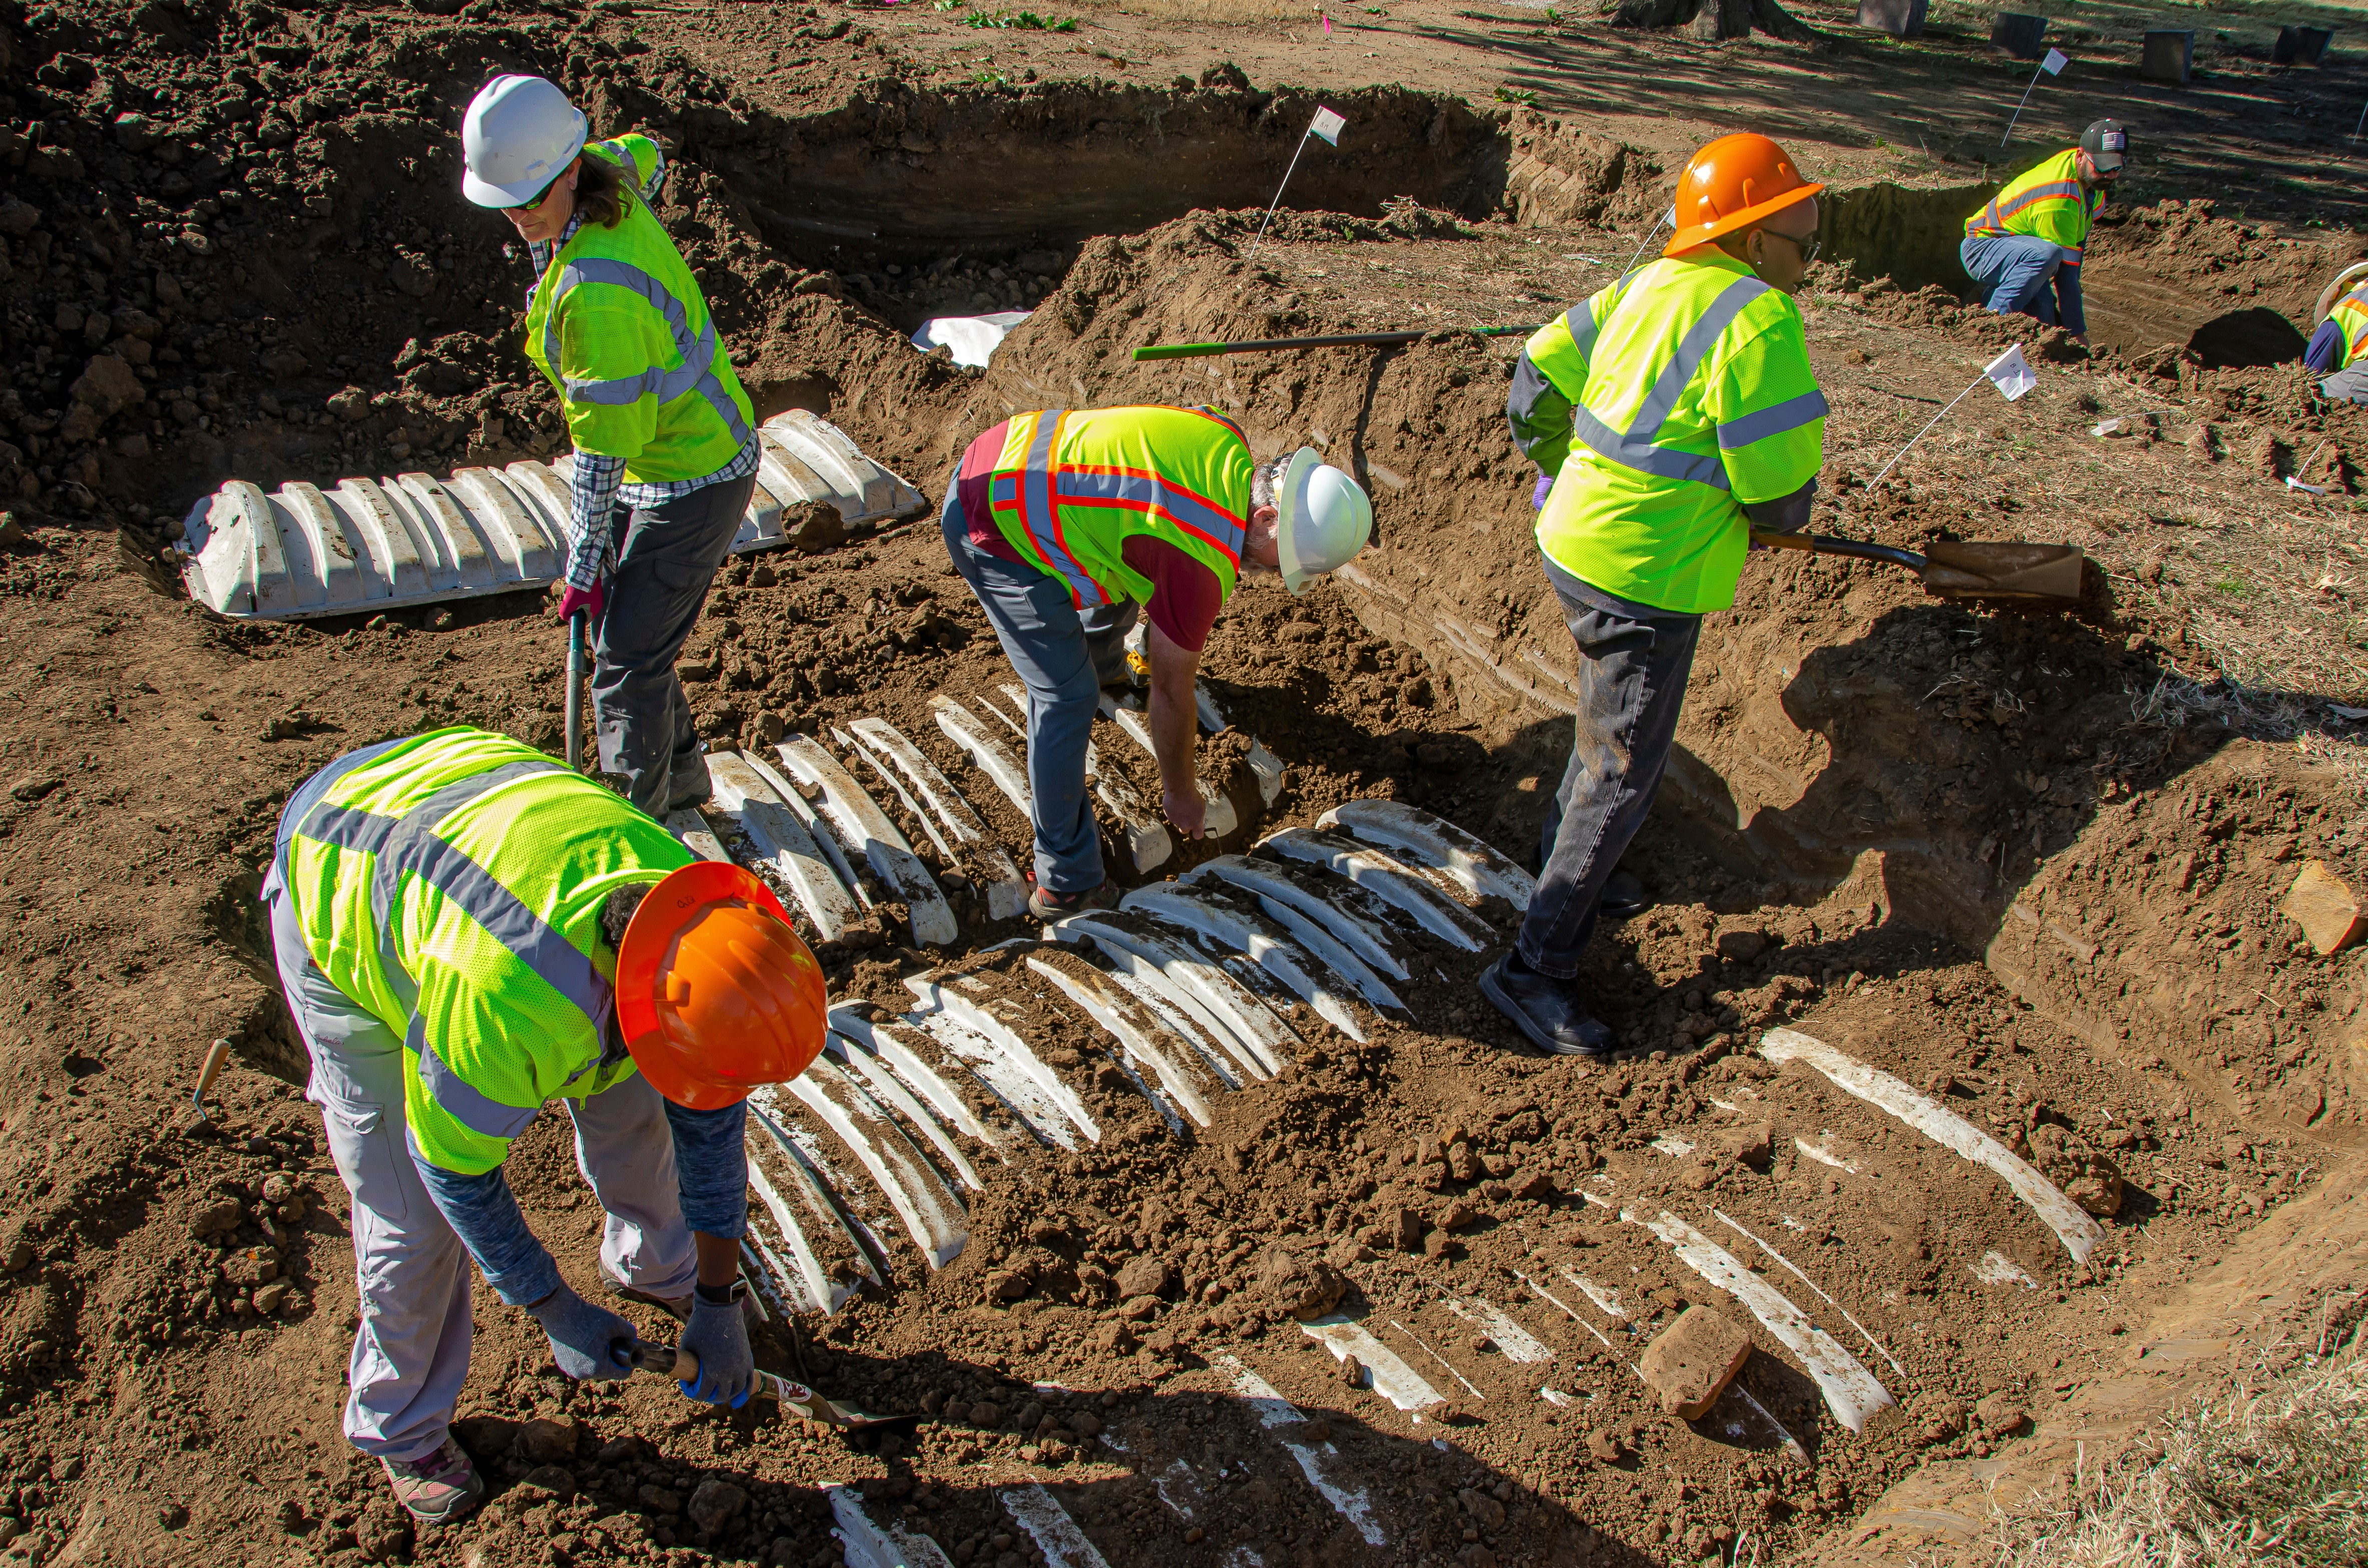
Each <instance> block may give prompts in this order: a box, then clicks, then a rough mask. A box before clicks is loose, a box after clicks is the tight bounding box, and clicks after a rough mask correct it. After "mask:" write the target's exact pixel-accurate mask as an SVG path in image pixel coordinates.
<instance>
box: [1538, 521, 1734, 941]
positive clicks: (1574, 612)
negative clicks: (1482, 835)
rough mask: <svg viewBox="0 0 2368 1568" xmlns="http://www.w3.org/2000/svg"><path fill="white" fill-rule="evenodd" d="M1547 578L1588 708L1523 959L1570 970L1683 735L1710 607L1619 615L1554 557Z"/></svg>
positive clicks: (1553, 816) (1554, 805)
mask: <svg viewBox="0 0 2368 1568" xmlns="http://www.w3.org/2000/svg"><path fill="white" fill-rule="evenodd" d="M1545 569H1546V577H1547V579H1548V580H1549V581H1550V582H1552V583H1553V585H1554V593H1555V594H1556V596H1557V597H1560V598H1561V600H1562V612H1563V619H1564V620H1565V622H1566V623H1567V624H1568V625H1569V627H1570V635H1571V639H1572V641H1574V642H1577V644H1578V703H1579V711H1578V716H1577V721H1576V722H1575V723H1574V724H1573V731H1574V734H1573V739H1572V744H1571V748H1570V766H1569V767H1566V768H1565V769H1564V770H1563V776H1562V787H1561V788H1560V789H1559V790H1555V791H1554V800H1553V801H1551V802H1550V803H1549V804H1548V805H1547V807H1546V819H1545V825H1544V829H1543V833H1542V834H1541V835H1540V850H1539V856H1540V859H1541V862H1542V864H1543V869H1542V870H1541V871H1540V872H1539V874H1538V891H1537V892H1536V893H1535V894H1534V895H1533V896H1532V897H1531V900H1530V908H1529V913H1528V914H1527V915H1525V916H1524V917H1523V918H1522V921H1521V935H1520V944H1519V945H1520V954H1521V961H1522V962H1523V963H1525V964H1527V965H1529V966H1530V967H1531V969H1533V970H1536V971H1538V972H1539V973H1540V974H1549V975H1552V976H1554V978H1555V979H1557V980H1568V979H1570V978H1571V977H1572V976H1574V975H1576V974H1577V972H1578V960H1579V956H1580V955H1581V954H1582V953H1584V952H1585V951H1586V950H1587V943H1588V938H1589V937H1592V936H1593V935H1594V934H1595V911H1596V905H1597V904H1598V903H1600V902H1601V900H1602V897H1603V884H1604V883H1605V882H1606V881H1610V880H1611V873H1612V870H1613V869H1615V868H1616V867H1618V866H1619V864H1620V857H1621V856H1622V854H1624V853H1626V851H1627V848H1628V845H1629V841H1630V840H1632V839H1634V837H1635V836H1636V830H1637V829H1639V828H1641V827H1643V826H1644V825H1645V813H1646V812H1649V811H1651V810H1652V807H1653V796H1654V794H1655V793H1656V791H1657V790H1659V789H1660V787H1661V773H1662V770H1663V769H1664V768H1666V767H1668V761H1669V748H1670V747H1671V746H1672V745H1674V744H1677V738H1678V710H1679V708H1680V707H1682V706H1683V705H1684V703H1685V699H1686V676H1687V675H1688V674H1689V673H1690V672H1691V670H1692V669H1693V664H1694V643H1695V640H1696V638H1697V637H1698V635H1699V634H1700V632H1701V631H1702V617H1700V616H1698V615H1687V614H1682V613H1679V612H1676V611H1660V610H1656V611H1652V612H1650V613H1648V614H1641V615H1633V616H1632V615H1617V614H1613V613H1611V611H1609V610H1606V609H1601V608H1597V607H1596V606H1594V605H1592V604H1589V603H1588V602H1587V601H1586V600H1584V599H1583V598H1581V597H1578V596H1577V594H1575V593H1573V592H1572V589H1573V587H1574V586H1576V585H1577V578H1574V577H1572V576H1571V575H1570V574H1567V573H1565V572H1564V571H1563V570H1562V569H1561V568H1560V567H1558V566H1556V565H1554V562H1546V563H1545Z"/></svg>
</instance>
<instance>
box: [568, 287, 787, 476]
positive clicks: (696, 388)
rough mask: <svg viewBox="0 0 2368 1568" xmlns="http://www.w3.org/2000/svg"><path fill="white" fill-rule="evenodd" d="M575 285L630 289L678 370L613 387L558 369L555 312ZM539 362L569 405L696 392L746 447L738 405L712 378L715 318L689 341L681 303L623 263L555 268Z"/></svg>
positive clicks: (648, 373) (665, 399)
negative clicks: (661, 332)
mask: <svg viewBox="0 0 2368 1568" xmlns="http://www.w3.org/2000/svg"><path fill="white" fill-rule="evenodd" d="M579 283H606V284H609V285H612V286H614V287H616V288H619V289H630V290H632V291H633V292H634V293H636V294H639V295H640V296H641V297H642V298H643V300H644V301H648V303H649V307H650V308H651V309H652V310H654V311H655V312H658V314H659V315H660V316H662V317H663V318H665V321H666V330H667V331H669V332H671V333H672V334H673V335H674V348H675V352H676V353H677V354H678V355H680V356H681V357H682V364H681V365H680V366H679V367H678V368H677V369H671V370H667V369H660V368H659V367H657V366H655V365H653V366H651V367H650V368H649V369H646V370H643V372H642V373H641V374H639V375H636V376H620V377H619V378H617V379H615V380H613V381H576V380H575V379H574V378H572V377H570V376H567V375H566V373H565V372H564V370H561V369H560V367H561V365H562V363H563V362H562V360H561V359H560V357H559V307H560V303H561V301H564V300H565V299H566V298H567V296H568V294H569V292H570V291H571V290H574V289H575V286H576V285H577V284H579ZM542 353H543V358H545V359H546V360H548V361H549V362H550V364H551V367H552V369H553V370H554V371H559V373H560V376H561V380H562V381H563V382H564V386H565V390H566V396H567V398H568V400H569V401H570V402H574V403H602V404H606V405H610V406H615V405H620V404H623V403H634V402H638V401H639V400H640V399H642V398H643V397H645V396H654V397H655V398H656V399H657V400H658V402H660V403H672V402H673V401H674V400H675V399H676V398H678V397H680V396H682V395H683V394H684V393H685V392H698V393H699V394H700V396H701V397H703V398H705V399H706V400H707V401H708V403H709V405H710V406H712V408H713V409H714V410H715V412H716V415H718V416H719V417H720V418H722V419H723V424H724V426H725V428H727V429H729V430H730V431H731V432H732V438H733V440H734V441H736V442H738V443H740V444H741V445H743V446H746V444H747V442H748V426H747V425H746V422H744V421H743V420H742V419H741V417H740V405H739V404H738V403H734V402H733V401H732V394H731V393H730V392H725V391H724V390H723V382H722V381H719V380H717V379H716V375H715V316H714V313H713V312H709V313H708V317H707V321H706V323H705V324H703V325H702V326H700V329H699V335H698V336H696V337H693V336H692V335H691V331H690V312H689V311H687V310H685V309H684V308H683V303H682V301H679V300H677V299H676V298H675V297H674V295H673V294H672V293H670V292H668V291H667V290H666V285H664V284H663V283H660V282H659V281H658V280H657V279H656V278H653V277H651V276H650V275H649V274H648V273H646V272H643V270H642V269H641V268H640V267H634V266H632V265H631V264H629V263H626V262H621V261H617V260H613V259H611V258H610V257H608V256H582V257H579V258H578V259H576V260H575V261H571V262H569V263H568V264H567V265H566V266H565V267H562V268H560V271H559V282H558V285H557V287H556V288H554V289H553V290H552V296H551V313H550V314H549V315H548V316H546V317H545V318H543V324H542Z"/></svg>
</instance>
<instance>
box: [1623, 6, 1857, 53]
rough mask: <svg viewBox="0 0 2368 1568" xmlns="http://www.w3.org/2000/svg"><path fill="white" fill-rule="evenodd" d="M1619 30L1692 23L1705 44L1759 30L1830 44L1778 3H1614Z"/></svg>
mask: <svg viewBox="0 0 2368 1568" xmlns="http://www.w3.org/2000/svg"><path fill="white" fill-rule="evenodd" d="M1604 8H1605V9H1606V10H1607V11H1609V12H1610V13H1611V25H1612V26H1613V27H1615V28H1677V27H1685V26H1687V25H1689V24H1691V27H1692V28H1693V34H1694V36H1695V37H1696V38H1698V39H1701V40H1704V41H1705V42H1717V41H1720V40H1729V39H1739V38H1748V37H1749V36H1750V35H1751V33H1752V32H1753V31H1754V30H1755V29H1757V30H1758V31H1760V32H1763V33H1766V34H1768V35H1769V36H1770V37H1771V38H1781V39H1782V40H1784V41H1785V42H1787V43H1805V44H1818V45H1822V44H1828V43H1830V42H1832V40H1830V39H1828V38H1827V36H1826V35H1825V34H1823V33H1821V32H1819V31H1817V30H1816V28H1812V27H1809V26H1808V25H1807V24H1805V23H1804V22H1802V21H1801V20H1800V19H1799V18H1798V17H1794V16H1793V14H1792V13H1791V12H1790V11H1787V10H1786V9H1784V7H1783V6H1782V5H1781V4H1779V3H1778V0H1611V3H1610V4H1608V5H1607V6H1605V7H1604Z"/></svg>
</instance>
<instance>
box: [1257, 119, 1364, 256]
mask: <svg viewBox="0 0 2368 1568" xmlns="http://www.w3.org/2000/svg"><path fill="white" fill-rule="evenodd" d="M1348 123H1349V121H1348V119H1346V118H1345V117H1343V116H1341V115H1338V114H1335V113H1333V112H1332V111H1331V110H1330V109H1328V108H1324V107H1322V106H1321V105H1318V106H1317V107H1316V110H1315V119H1313V120H1311V121H1309V122H1308V126H1307V129H1306V130H1304V131H1301V132H1300V133H1299V144H1298V145H1297V146H1295V147H1293V148H1292V150H1291V163H1290V165H1288V166H1287V167H1285V168H1284V169H1283V171H1282V184H1281V185H1279V186H1276V187H1274V199H1273V200H1272V201H1270V202H1269V203H1267V209H1266V216H1265V217H1263V218H1261V219H1259V220H1258V238H1256V239H1254V240H1252V241H1250V248H1249V251H1248V254H1247V255H1246V256H1243V257H1242V259H1243V260H1244V261H1245V262H1247V261H1249V260H1251V259H1253V258H1254V257H1256V256H1257V255H1258V245H1259V244H1261V243H1262V242H1264V240H1265V239H1266V229H1267V225H1268V224H1269V223H1271V222H1274V210H1275V209H1276V208H1278V207H1280V206H1281V205H1282V193H1283V191H1284V189H1285V188H1287V187H1289V186H1290V184H1291V176H1292V171H1293V170H1295V169H1297V168H1298V167H1299V154H1301V153H1304V152H1305V151H1307V139H1308V138H1309V137H1311V136H1321V137H1322V138H1324V140H1325V141H1326V142H1328V143H1329V144H1331V145H1332V146H1335V147H1338V145H1340V128H1341V127H1342V126H1344V125H1347V124H1348Z"/></svg>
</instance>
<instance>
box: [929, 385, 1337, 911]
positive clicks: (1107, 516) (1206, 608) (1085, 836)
mask: <svg viewBox="0 0 2368 1568" xmlns="http://www.w3.org/2000/svg"><path fill="white" fill-rule="evenodd" d="M940 527H941V528H942V530H943V532H944V534H945V540H946V553H947V555H948V556H949V557H950V558H951V560H952V562H953V565H954V570H955V571H957V572H959V573H961V574H962V579H963V581H965V582H967V583H968V584H969V585H970V587H971V592H973V594H975V595H977V596H978V602H979V605H980V608H983V609H985V612H986V618H987V619H988V621H989V622H990V623H992V624H993V626H994V627H995V635H996V639H997V640H998V641H1000V642H1002V644H1003V652H1004V653H1005V655H1006V656H1007V657H1008V658H1009V659H1010V660H1011V667H1012V668H1013V669H1014V670H1016V671H1018V672H1019V678H1020V679H1021V680H1022V681H1024V682H1025V683H1026V684H1027V687H1028V785H1029V789H1030V791H1031V792H1032V796H1033V805H1034V823H1033V826H1034V827H1035V830H1036V853H1035V865H1034V868H1033V871H1032V874H1031V880H1032V881H1034V883H1035V884H1036V885H1035V888H1034V891H1033V892H1030V895H1029V899H1028V907H1029V909H1030V912H1031V913H1033V914H1034V915H1035V916H1036V917H1037V918H1038V919H1040V920H1054V919H1058V918H1059V917H1060V916H1062V915H1071V914H1075V913H1076V912H1077V911H1078V910H1081V909H1100V908H1108V907H1109V906H1110V905H1111V904H1112V903H1116V902H1117V894H1116V892H1115V891H1114V890H1113V888H1112V887H1111V885H1110V881H1109V879H1108V878H1107V877H1106V876H1104V874H1103V870H1102V849H1101V835H1100V833H1099V830H1098V828H1097V827H1096V825H1095V823H1094V812H1093V803H1092V801H1090V800H1088V799H1087V794H1086V743H1087V737H1089V736H1090V735H1091V734H1092V733H1093V722H1094V712H1095V706H1096V703H1097V701H1098V699H1099V697H1100V695H1101V688H1102V687H1105V686H1118V685H1121V684H1123V682H1124V681H1125V678H1126V650H1125V642H1126V636H1127V633H1128V632H1130V631H1133V630H1134V626H1135V622H1136V620H1137V619H1139V618H1141V617H1142V616H1144V615H1145V614H1147V615H1148V616H1149V619H1150V621H1151V625H1150V627H1149V629H1148V630H1147V631H1145V633H1144V643H1145V651H1146V654H1147V657H1148V659H1149V662H1150V665H1151V681H1150V685H1151V691H1150V700H1149V709H1150V712H1149V715H1148V717H1149V720H1150V727H1151V739H1152V749H1153V751H1154V752H1155V753H1156V756H1157V757H1158V762H1159V786H1160V800H1161V803H1162V806H1163V807H1164V809H1165V810H1166V812H1167V820H1168V821H1169V822H1170V823H1172V824H1175V826H1176V828H1177V831H1178V832H1180V833H1182V834H1183V835H1185V836H1186V837H1188V838H1198V837H1200V836H1201V831H1202V823H1203V812H1204V803H1203V801H1201V792H1200V789H1199V786H1198V784H1197V783H1196V782H1195V778H1196V775H1195V772H1194V767H1193V751H1194V735H1195V728H1194V722H1195V713H1196V708H1195V704H1194V700H1193V695H1192V678H1193V676H1194V674H1195V672H1196V671H1197V670H1198V669H1199V668H1200V664H1201V650H1202V649H1203V648H1204V647H1206V646H1207V644H1208V641H1209V632H1210V631H1211V629H1212V627H1214V626H1215V624H1216V620H1217V612H1218V610H1219V609H1221V608H1223V607H1224V603H1225V601H1226V600H1227V599H1228V598H1229V597H1232V595H1233V592H1234V588H1235V584H1236V582H1237V581H1238V578H1239V574H1241V573H1244V572H1280V573H1281V576H1282V581H1283V585H1284V586H1285V587H1287V588H1288V589H1290V591H1291V592H1292V593H1293V594H1298V593H1303V592H1304V591H1305V590H1306V587H1307V584H1308V581H1309V580H1310V579H1311V578H1314V577H1318V576H1321V575H1323V574H1325V573H1327V572H1330V571H1333V570H1335V569H1336V568H1338V567H1339V566H1340V565H1342V564H1343V563H1345V562H1348V560H1349V558H1350V557H1352V556H1354V555H1355V554H1356V553H1357V552H1358V551H1360V550H1362V549H1363V548H1364V547H1365V541H1366V540H1368V539H1370V538H1371V537H1372V531H1373V507H1372V502H1371V501H1370V500H1369V499H1367V497H1366V495H1365V493H1364V491H1363V490H1362V489H1361V488H1360V486H1359V485H1358V483H1357V482H1356V481H1355V480H1353V479H1351V478H1349V475H1347V474H1346V473H1344V472H1341V471H1340V470H1338V469H1337V468H1329V467H1326V465H1325V464H1323V463H1322V462H1321V461H1320V460H1318V459H1317V457H1316V455H1315V450H1314V449H1312V448H1307V447H1302V448H1301V449H1299V450H1298V451H1296V452H1293V453H1292V454H1291V455H1290V456H1288V457H1284V458H1280V459H1278V460H1275V461H1272V462H1269V463H1264V464H1259V463H1255V462H1253V461H1252V460H1251V459H1250V448H1249V440H1248V438H1247V437H1245V436H1244V435H1243V434H1242V430H1241V426H1237V425H1235V423H1234V422H1233V421H1232V420H1230V419H1227V418H1226V417H1225V416H1224V415H1221V414H1218V413H1215V412H1213V411H1212V410H1210V409H1205V408H1163V407H1144V408H1096V409H1076V410H1071V409H1058V408H1053V409H1045V410H1042V411H1041V412H1037V413H1032V414H1015V415H1012V416H1011V417H1010V418H1008V419H1007V420H1005V421H1004V422H1003V423H1002V424H1000V425H997V426H994V427H993V428H991V429H989V430H987V431H986V432H985V434H984V435H982V436H980V437H978V438H977V439H976V440H974V441H973V442H972V443H971V444H970V447H969V449H967V450H966V451H964V452H963V453H962V462H961V464H960V466H959V467H958V468H957V469H956V471H955V472H954V475H953V477H952V479H951V482H950V483H948V485H947V487H946V503H945V512H944V516H943V517H941V519H940Z"/></svg>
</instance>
